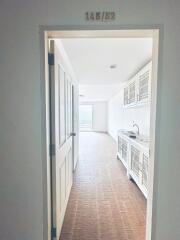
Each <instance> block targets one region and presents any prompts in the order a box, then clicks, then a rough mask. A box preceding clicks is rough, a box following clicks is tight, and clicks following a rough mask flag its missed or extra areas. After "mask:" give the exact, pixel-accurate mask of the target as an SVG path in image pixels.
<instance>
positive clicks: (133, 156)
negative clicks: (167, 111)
mask: <svg viewBox="0 0 180 240" xmlns="http://www.w3.org/2000/svg"><path fill="white" fill-rule="evenodd" d="M117 151H118V152H117V157H118V158H119V159H120V160H121V162H122V163H123V165H124V166H125V167H126V169H127V175H128V177H129V178H132V179H133V180H134V181H135V182H136V184H137V186H138V187H139V189H140V190H141V191H142V193H143V194H144V196H145V197H147V182H148V165H149V148H148V144H147V143H146V144H145V145H144V144H143V143H140V142H139V141H138V140H137V139H132V138H130V137H128V136H127V135H126V134H124V133H123V131H120V132H118V149H117Z"/></svg>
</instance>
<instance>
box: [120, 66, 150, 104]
mask: <svg viewBox="0 0 180 240" xmlns="http://www.w3.org/2000/svg"><path fill="white" fill-rule="evenodd" d="M151 72H152V62H149V63H148V64H147V65H146V66H145V67H143V68H142V69H141V70H140V71H139V72H138V73H137V74H136V75H135V76H133V77H132V78H131V79H130V80H129V81H128V82H127V83H126V84H125V86H124V106H126V107H127V106H134V105H138V104H143V103H146V102H148V101H149V100H150V97H151Z"/></svg>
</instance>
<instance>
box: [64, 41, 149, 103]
mask: <svg viewBox="0 0 180 240" xmlns="http://www.w3.org/2000/svg"><path fill="white" fill-rule="evenodd" d="M61 42H62V44H63V46H64V49H65V51H66V53H67V56H68V57H69V60H70V62H71V64H72V67H73V69H74V72H75V74H76V76H77V79H78V81H79V83H80V85H81V84H83V85H84V86H83V87H82V88H81V92H80V94H83V95H85V97H84V98H83V99H84V100H83V101H88V100H90V99H101V100H102V101H104V99H106V100H109V98H110V96H111V95H114V94H115V93H116V92H117V86H118V85H120V84H121V83H122V82H124V81H126V80H128V79H129V78H130V77H131V76H132V75H133V74H134V73H135V72H137V71H138V69H139V68H140V67H141V66H143V65H144V64H145V63H147V62H148V61H149V60H150V59H151V56H152V38H89V39H87V38H79V39H78V38H76V39H71V38H69V39H61ZM112 64H116V65H117V67H116V68H115V69H111V68H110V65H112ZM88 85H91V86H88ZM92 85H101V88H100V87H99V86H92ZM108 85H111V87H110V86H109V87H110V88H109V91H107V89H108ZM103 86H104V87H103ZM97 89H98V90H97ZM99 90H100V91H99ZM96 92H97V93H98V94H96ZM100 95H101V97H100ZM81 100H82V99H81Z"/></svg>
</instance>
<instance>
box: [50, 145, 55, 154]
mask: <svg viewBox="0 0 180 240" xmlns="http://www.w3.org/2000/svg"><path fill="white" fill-rule="evenodd" d="M55 149H56V148H55V144H50V145H49V154H50V156H54V155H55Z"/></svg>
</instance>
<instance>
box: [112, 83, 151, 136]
mask: <svg viewBox="0 0 180 240" xmlns="http://www.w3.org/2000/svg"><path fill="white" fill-rule="evenodd" d="M133 121H134V122H135V123H137V124H138V125H139V127H140V129H139V131H140V134H143V135H147V136H149V128H150V105H149V104H145V105H141V106H138V107H124V106H123V87H122V88H121V90H120V91H119V93H118V94H116V95H115V96H114V97H113V98H111V100H110V101H109V102H108V132H109V134H110V135H111V136H112V137H113V138H114V139H115V140H117V131H118V130H119V129H128V130H135V131H136V130H137V129H136V128H133Z"/></svg>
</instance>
